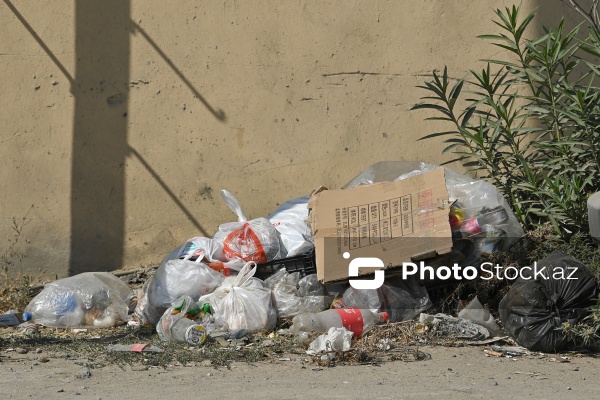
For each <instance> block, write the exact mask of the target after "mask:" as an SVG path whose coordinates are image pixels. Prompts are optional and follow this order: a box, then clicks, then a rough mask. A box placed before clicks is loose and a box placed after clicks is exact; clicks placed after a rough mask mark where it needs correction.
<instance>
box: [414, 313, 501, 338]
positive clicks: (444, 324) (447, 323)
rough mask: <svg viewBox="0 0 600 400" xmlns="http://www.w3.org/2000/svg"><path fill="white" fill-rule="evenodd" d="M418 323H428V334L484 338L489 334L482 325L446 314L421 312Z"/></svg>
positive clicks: (444, 336) (445, 336) (446, 336)
mask: <svg viewBox="0 0 600 400" xmlns="http://www.w3.org/2000/svg"><path fill="white" fill-rule="evenodd" d="M419 323H421V324H427V325H429V326H430V327H431V330H430V334H431V335H433V336H437V337H443V338H450V337H452V338H456V339H465V340H485V339H488V338H489V337H490V336H491V335H490V332H489V331H488V330H487V329H486V328H485V327H484V326H481V325H479V324H476V323H473V322H471V321H469V320H468V319H463V318H456V317H453V316H451V315H447V314H441V313H438V314H435V315H430V314H421V315H419Z"/></svg>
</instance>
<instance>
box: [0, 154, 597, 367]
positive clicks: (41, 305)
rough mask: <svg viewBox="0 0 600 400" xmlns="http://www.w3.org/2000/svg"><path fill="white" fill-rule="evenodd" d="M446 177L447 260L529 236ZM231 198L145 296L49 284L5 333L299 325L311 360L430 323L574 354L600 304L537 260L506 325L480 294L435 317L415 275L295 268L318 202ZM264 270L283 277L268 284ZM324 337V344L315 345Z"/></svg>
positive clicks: (394, 167)
mask: <svg viewBox="0 0 600 400" xmlns="http://www.w3.org/2000/svg"><path fill="white" fill-rule="evenodd" d="M437 168H440V167H439V166H436V165H431V164H426V163H419V162H384V163H378V164H375V165H374V166H372V167H370V168H368V169H367V170H366V171H364V172H363V173H361V174H360V175H358V176H357V177H356V178H354V179H353V180H352V181H350V182H349V183H348V184H347V185H346V186H345V187H344V188H345V189H349V188H353V187H357V186H360V185H372V184H375V183H377V182H388V181H400V180H403V179H406V178H407V177H411V176H415V175H418V174H421V173H424V172H426V171H431V170H434V169H437ZM445 177H446V186H447V189H448V193H449V195H450V199H449V200H450V202H451V204H452V205H451V207H450V211H449V224H450V227H451V230H452V243H453V251H452V253H451V254H450V255H448V256H447V257H450V259H451V260H452V261H453V262H457V263H465V264H468V265H478V262H480V260H482V259H484V258H485V257H486V256H489V255H490V254H491V253H493V252H494V251H496V250H506V249H507V248H508V247H510V246H511V245H512V244H513V243H514V242H515V241H516V240H517V239H518V238H519V237H520V236H521V235H523V230H522V228H521V227H520V225H519V224H518V222H517V219H516V218H515V216H514V214H513V212H512V211H511V209H510V207H509V206H508V204H507V203H506V201H505V199H504V198H503V197H502V196H501V195H500V193H499V192H498V191H497V189H496V188H495V187H494V186H493V185H491V184H489V183H487V182H484V181H478V180H473V179H470V178H468V177H466V176H464V175H461V174H459V173H457V172H455V171H452V170H451V169H447V168H446V170H445ZM221 194H222V197H223V199H224V201H225V202H226V204H227V205H228V206H229V208H230V209H231V210H232V211H233V212H234V213H235V214H236V216H237V222H229V223H224V224H221V225H220V226H219V228H218V230H217V232H216V233H215V235H214V236H213V237H212V238H206V237H193V238H191V239H189V240H188V241H187V242H186V243H184V244H183V245H182V246H181V247H178V248H176V249H174V250H173V251H172V252H171V253H169V254H168V255H167V256H166V257H165V259H164V260H163V261H162V262H161V264H160V266H159V267H158V269H157V270H156V272H155V274H154V275H153V276H152V277H151V278H150V279H149V280H148V281H147V282H146V284H145V285H144V286H143V288H142V289H141V291H140V292H139V293H137V296H136V295H134V293H133V291H132V290H131V289H130V288H129V287H128V285H127V284H125V283H124V282H123V281H121V280H120V279H118V278H116V277H115V276H114V275H113V274H110V273H106V272H89V273H83V274H80V275H76V276H73V277H69V278H65V279H61V280H57V281H55V282H52V283H50V284H47V285H46V286H45V288H44V290H43V291H42V292H41V293H39V294H38V295H37V296H36V297H35V298H34V299H33V300H32V301H31V302H30V304H29V305H28V306H27V307H26V309H25V312H24V313H16V312H14V313H10V314H5V315H3V316H1V317H0V324H5V325H18V324H27V323H35V324H41V325H44V326H49V327H56V328H67V327H70V328H73V327H77V328H102V327H110V326H115V325H118V324H125V323H127V324H130V325H135V326H140V325H141V326H149V327H152V328H153V329H156V332H157V333H158V335H159V336H160V338H161V339H162V340H165V341H175V342H182V343H187V344H188V345H192V346H201V345H203V343H205V341H206V340H207V338H208V337H211V336H212V337H223V336H225V337H232V338H240V337H243V336H245V335H247V334H249V333H257V332H269V331H273V330H275V329H276V328H277V327H278V326H282V324H281V323H278V322H281V321H282V320H288V322H287V324H284V325H283V326H288V327H287V328H285V329H279V330H278V333H279V334H281V335H290V336H294V337H296V338H297V339H298V340H299V341H301V342H303V343H305V344H306V345H307V346H308V347H307V349H308V350H307V352H308V353H309V354H322V355H323V356H324V357H329V358H332V357H335V354H336V353H337V352H343V351H347V350H349V349H350V347H351V341H352V339H353V338H359V337H361V336H362V335H363V334H364V333H365V332H366V331H368V330H369V329H370V328H371V327H373V326H375V325H377V324H381V323H386V322H401V321H407V320H411V319H414V318H415V317H417V316H419V323H420V324H422V325H423V326H427V327H428V328H427V329H431V330H432V332H435V334H436V335H443V336H453V337H457V338H461V339H465V340H474V341H476V340H485V339H488V338H490V337H500V336H503V335H509V336H510V337H512V338H514V340H515V341H516V342H517V343H518V344H520V345H522V346H524V347H526V348H528V349H531V350H536V351H545V352H551V351H559V350H561V349H564V348H565V347H566V346H567V340H566V338H565V336H564V334H562V333H561V331H560V327H561V326H562V324H564V323H567V322H568V323H571V324H574V323H577V322H578V321H580V320H581V319H582V318H584V317H585V316H586V315H587V313H588V310H589V307H590V306H591V305H593V304H594V302H595V301H596V299H597V297H598V285H597V283H596V280H595V277H594V275H593V274H592V273H591V272H590V270H589V269H588V268H587V267H586V266H585V265H583V264H581V263H579V262H578V261H576V260H574V259H572V258H570V257H569V256H566V255H565V254H562V253H556V254H552V255H550V256H549V257H548V258H547V259H544V260H540V261H539V262H538V264H539V265H543V266H547V270H546V274H531V275H521V276H519V277H518V278H517V279H516V280H515V282H514V283H513V284H512V286H511V288H510V290H509V291H508V293H507V294H506V296H505V297H504V299H503V300H502V302H501V303H500V309H499V313H500V318H501V322H502V325H503V326H504V328H501V326H499V325H498V323H497V322H496V320H495V319H494V317H493V316H492V315H491V314H490V312H489V311H488V310H487V309H485V308H484V306H483V305H482V304H481V303H480V302H479V300H478V299H477V297H475V298H474V299H473V300H472V301H471V302H470V303H469V304H468V305H467V306H466V307H465V308H464V309H462V311H460V313H458V316H457V317H454V316H451V315H446V314H440V313H438V314H434V315H429V314H425V313H424V312H425V311H426V310H428V309H429V308H430V307H431V305H432V303H431V300H430V298H429V294H428V291H427V288H426V286H425V285H423V282H420V281H419V280H417V279H416V277H414V278H415V279H400V278H398V277H396V278H393V277H391V278H388V279H386V281H385V283H384V284H383V285H382V286H381V287H379V288H377V289H355V288H354V287H352V286H350V285H348V282H347V281H345V282H336V283H328V284H323V283H322V282H320V281H319V280H318V278H317V275H316V274H314V273H309V272H311V271H308V270H294V271H288V269H287V268H286V260H290V259H292V258H294V257H296V258H297V257H302V258H305V259H307V260H308V259H310V258H312V257H314V255H313V252H314V243H313V238H312V236H311V229H310V227H309V225H308V223H307V220H308V217H309V209H308V202H309V197H308V196H304V197H300V198H296V199H293V200H290V201H288V202H286V203H285V204H283V205H282V206H281V207H279V208H278V209H277V210H276V211H275V212H274V213H273V214H271V215H269V216H268V218H255V219H249V218H247V217H246V215H245V214H244V213H243V211H242V208H241V206H240V204H239V203H238V201H237V200H236V199H235V197H234V196H233V195H232V194H231V193H229V192H228V191H226V190H223V191H222V192H221ZM275 261H279V262H280V263H279V264H274V262H275ZM402 261H403V260H399V264H401V263H402ZM265 265H271V266H272V265H279V269H275V270H272V271H269V272H268V273H267V274H266V275H267V276H266V277H264V275H265V273H264V272H265V270H264V269H263V268H262V267H263V266H265ZM261 271H262V272H263V273H262V274H261ZM571 271H575V272H573V274H572V275H569V279H564V278H565V276H566V275H565V274H566V273H567V272H569V273H570V272H571ZM561 272H562V275H561ZM258 275H261V276H262V277H264V279H260V278H259V277H257V276H258ZM411 278H412V277H411ZM136 297H137V301H134V299H135V298H136ZM289 319H291V321H289ZM314 333H317V334H320V336H318V337H316V339H315V338H314ZM312 339H314V340H312ZM309 342H310V343H309Z"/></svg>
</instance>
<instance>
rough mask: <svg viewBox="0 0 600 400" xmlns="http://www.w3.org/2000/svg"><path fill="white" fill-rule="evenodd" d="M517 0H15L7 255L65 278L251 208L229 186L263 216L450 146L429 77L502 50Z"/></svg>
mask: <svg viewBox="0 0 600 400" xmlns="http://www.w3.org/2000/svg"><path fill="white" fill-rule="evenodd" d="M512 3H513V2H512V1H492V0H486V1H481V0H480V1H467V0H453V1H446V0H422V1H385V0H338V1H324V0H310V1H309V0H297V1H291V0H290V1H275V0H269V1H267V0H265V1H259V0H239V1H236V0H218V1H217V0H213V1H177V2H164V1H158V0H146V1H131V0H103V1H89V0H88V1H83V0H78V1H54V2H48V3H44V5H43V6H41V5H40V3H39V2H32V1H23V0H19V1H17V0H3V2H0V10H1V12H0V31H1V37H2V40H1V41H0V88H1V89H2V90H1V93H2V100H1V107H0V122H1V124H2V130H1V131H0V141H1V142H2V146H1V148H0V157H1V159H2V161H3V168H2V169H1V170H0V182H1V183H2V191H1V192H0V216H1V217H2V219H1V221H0V237H1V238H3V239H4V240H3V242H2V243H1V247H0V252H2V251H4V253H0V254H8V253H10V252H14V253H16V255H17V256H18V255H24V256H25V258H24V259H23V261H22V263H20V264H19V263H17V264H18V265H20V267H19V268H12V270H13V271H23V272H25V273H29V274H32V273H36V272H42V273H43V274H45V275H47V276H55V275H58V276H59V277H62V276H66V275H67V274H69V273H77V272H83V271H88V270H114V269H117V268H122V267H137V266H144V265H148V264H154V263H158V262H159V261H160V260H161V258H162V257H163V256H164V255H165V254H167V253H168V252H169V251H170V250H171V249H173V248H174V247H175V246H177V245H181V244H182V243H183V242H184V241H185V240H186V239H187V238H189V237H192V236H212V234H213V233H214V231H215V229H216V228H217V226H218V224H219V223H222V222H228V221H232V220H234V218H235V216H234V215H233V213H231V212H230V211H229V210H228V209H227V208H226V206H225V205H224V203H223V202H222V201H221V199H220V196H219V190H220V189H222V188H227V189H228V190H230V191H231V192H232V193H234V194H235V195H236V196H237V198H238V199H239V201H240V202H241V204H242V206H243V208H244V210H245V211H246V213H247V214H249V215H250V216H254V217H256V216H264V215H266V214H268V213H269V212H270V211H272V210H274V209H275V208H276V207H277V205H279V204H281V203H282V202H284V201H285V200H287V199H290V198H293V197H296V196H300V195H305V194H308V193H309V192H310V191H311V190H312V189H313V188H315V187H317V186H319V185H326V186H329V187H332V188H336V187H340V186H341V185H343V184H344V183H345V182H346V181H348V180H349V179H351V178H352V177H353V176H354V175H356V174H357V173H359V172H360V171H361V170H362V169H364V168H365V167H367V166H368V165H370V164H373V163H375V162H377V161H381V160H397V159H407V160H413V159H419V160H426V161H429V162H434V163H439V162H442V161H444V160H446V159H447V156H442V155H441V149H442V145H441V144H440V143H436V142H431V141H424V142H417V141H416V140H417V139H418V138H419V137H421V136H423V135H425V134H427V133H430V132H433V131H435V130H436V129H438V128H440V127H441V125H436V124H434V123H430V122H425V121H424V120H423V119H424V118H425V117H426V116H427V113H426V112H423V111H415V112H409V109H410V107H411V106H412V105H413V104H415V103H417V102H418V101H419V97H420V96H421V95H423V92H422V91H420V90H419V89H416V88H415V86H416V85H417V84H421V83H422V82H423V81H424V80H425V79H427V77H426V75H427V74H430V73H431V71H432V70H433V69H442V68H443V66H444V65H448V68H449V70H450V74H451V76H453V77H455V78H460V77H462V76H464V75H465V74H466V73H467V71H468V69H469V68H474V67H477V66H479V65H482V64H480V63H478V60H479V59H481V58H485V57H488V56H490V55H497V54H498V49H496V48H494V47H493V46H490V45H489V44H487V43H486V42H484V41H482V40H479V39H476V38H475V36H476V35H478V34H483V33H493V32H496V31H497V29H496V28H495V27H494V25H493V24H492V22H491V19H492V18H493V9H494V8H496V7H503V6H505V5H511V4H512ZM537 3H538V2H537V1H533V0H524V1H523V8H524V9H526V10H528V11H529V10H532V9H533V8H534V7H535V6H537ZM563 12H566V9H564V7H562V6H561V3H560V2H559V1H558V0H547V1H544V2H543V7H542V9H541V14H542V15H541V18H540V21H545V22H548V21H550V22H553V21H556V19H557V18H559V17H560V16H561V15H562V14H563ZM533 29H534V30H535V29H537V28H533ZM13 218H14V219H15V220H16V223H17V225H19V224H21V225H22V223H23V222H25V226H24V227H23V229H22V234H21V236H20V238H19V243H17V245H16V246H14V247H13V248H10V245H11V243H10V241H11V240H12V241H14V240H15V239H16V234H15V230H14V229H13V224H14V222H15V221H13ZM13 259H14V257H13Z"/></svg>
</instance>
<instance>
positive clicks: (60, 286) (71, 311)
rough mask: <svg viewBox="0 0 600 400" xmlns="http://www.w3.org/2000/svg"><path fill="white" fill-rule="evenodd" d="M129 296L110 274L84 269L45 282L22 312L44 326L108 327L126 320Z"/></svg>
mask: <svg viewBox="0 0 600 400" xmlns="http://www.w3.org/2000/svg"><path fill="white" fill-rule="evenodd" d="M132 296H133V292H132V291H131V290H130V289H129V287H128V286H127V284H125V283H124V282H123V281H121V280H120V279H119V278H117V277H116V276H114V275H113V274H111V273H109V272H85V273H82V274H79V275H75V276H71V277H69V278H64V279H59V280H57V281H54V282H52V283H49V284H47V285H45V286H44V290H42V292H41V293H39V294H38V295H37V296H35V297H34V298H33V300H31V302H30V303H29V305H28V306H27V307H26V308H25V311H28V312H30V313H31V314H32V317H33V322H35V323H37V324H41V325H45V326H51V327H80V328H81V327H85V328H108V327H111V326H115V325H117V324H119V323H124V322H126V321H127V319H128V318H127V314H128V311H129V307H128V302H129V300H130V299H131V297H132Z"/></svg>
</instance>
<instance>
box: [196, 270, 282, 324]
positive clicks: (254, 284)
mask: <svg viewBox="0 0 600 400" xmlns="http://www.w3.org/2000/svg"><path fill="white" fill-rule="evenodd" d="M255 272H256V264H255V263H254V262H248V263H246V265H244V267H243V268H242V269H241V270H240V272H239V273H238V275H237V276H231V277H228V278H225V280H224V281H223V284H222V285H221V286H219V287H218V288H217V289H215V291H214V292H213V293H211V294H209V295H207V296H203V297H201V298H200V301H205V302H208V303H209V304H210V305H211V307H212V309H213V312H214V314H215V315H216V316H218V317H219V318H221V319H222V320H223V321H224V322H225V323H226V324H227V327H228V328H229V330H230V331H235V330H237V329H247V330H248V331H249V332H258V331H261V330H272V329H273V328H274V327H275V324H276V323H277V310H276V309H275V307H274V304H273V299H272V293H271V289H270V288H269V287H268V286H267V285H266V284H265V283H264V282H263V281H261V280H260V279H258V278H254V273H255Z"/></svg>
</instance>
